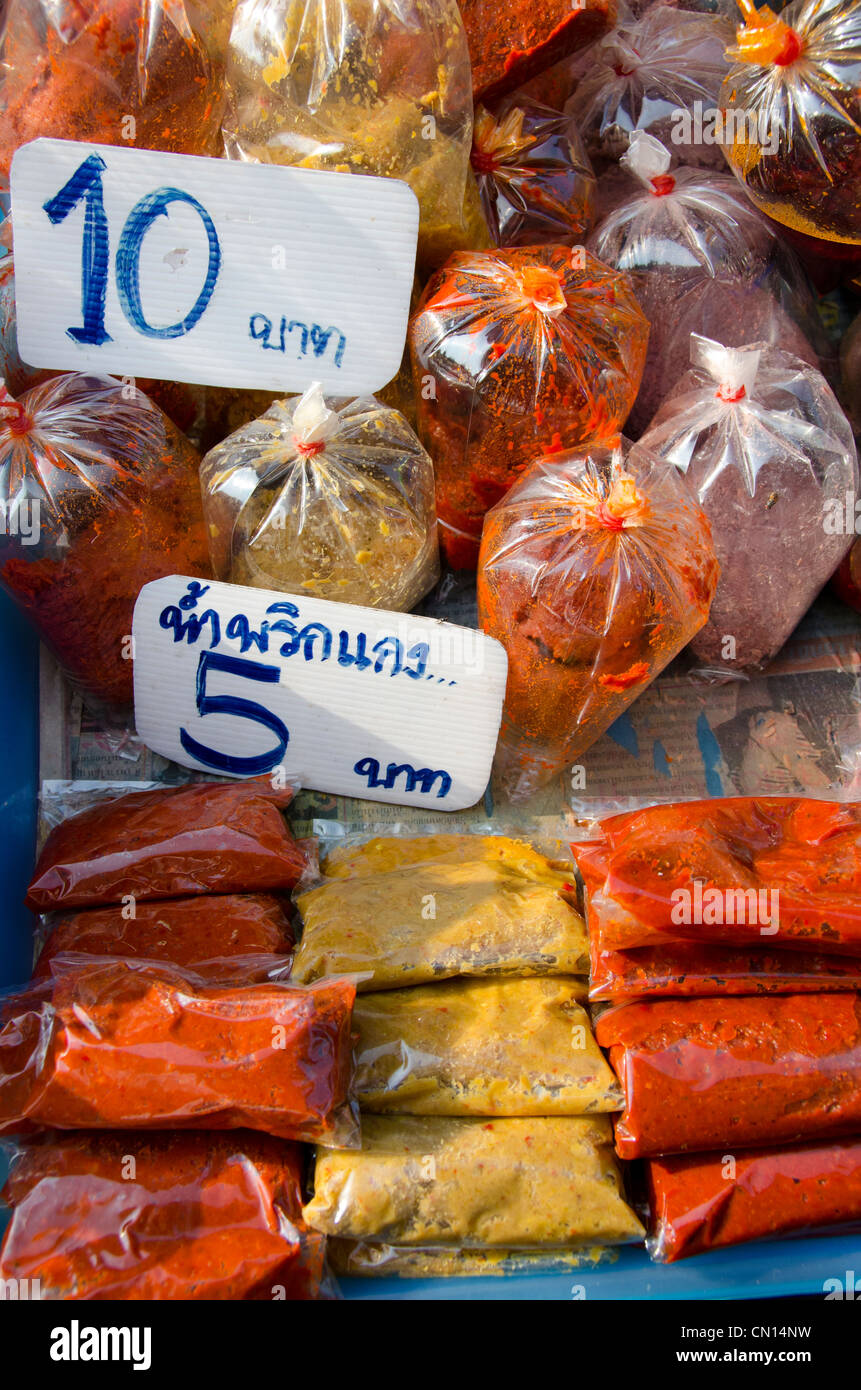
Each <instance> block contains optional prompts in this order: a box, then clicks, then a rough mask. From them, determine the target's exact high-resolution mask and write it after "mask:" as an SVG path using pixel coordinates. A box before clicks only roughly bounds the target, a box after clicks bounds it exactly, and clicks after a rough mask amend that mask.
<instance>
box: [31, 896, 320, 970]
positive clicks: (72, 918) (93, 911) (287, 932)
mask: <svg viewBox="0 0 861 1390" xmlns="http://www.w3.org/2000/svg"><path fill="white" fill-rule="evenodd" d="M48 927H49V930H50V936H49V937H48V940H47V941H46V943H45V946H44V949H43V950H42V952H41V954H40V955H39V959H38V962H37V964H36V971H35V973H36V975H37V976H40V975H48V974H50V967H51V962H52V960H53V959H54V957H55V956H59V955H68V954H69V953H70V952H75V953H78V954H82V955H89V956H123V957H129V956H131V957H134V958H135V959H138V960H166V961H170V962H171V963H172V964H173V965H182V966H189V967H190V968H191V969H192V970H194V971H195V972H196V973H197V974H199V975H205V976H206V978H207V979H213V978H219V979H234V978H240V977H241V978H243V979H245V978H259V979H266V978H267V977H268V976H269V975H270V974H271V973H272V972H277V974H278V975H279V977H280V975H281V973H282V972H283V973H284V975H285V978H286V975H287V974H289V967H290V962H291V956H290V952H291V951H292V946H293V933H292V930H291V927H290V923H289V921H288V920H287V916H286V914H285V911H284V908H283V906H282V905H281V903H280V902H279V901H278V899H277V898H274V897H271V896H269V895H267V894H262V893H260V894H252V893H247V894H231V893H225V894H211V893H205V894H202V895H201V896H200V897H196V898H174V899H172V900H171V901H170V902H155V903H152V902H142V903H135V905H134V916H133V917H132V916H130V915H129V911H128V908H127V907H126V908H122V907H104V908H99V907H92V908H84V909H83V910H82V911H79V912H62V913H57V914H56V915H55V916H54V920H53V921H50V922H49V923H48Z"/></svg>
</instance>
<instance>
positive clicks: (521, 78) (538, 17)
mask: <svg viewBox="0 0 861 1390" xmlns="http://www.w3.org/2000/svg"><path fill="white" fill-rule="evenodd" d="M615 8H616V7H615V5H614V3H613V0H578V3H577V4H576V5H572V3H571V0H506V3H505V4H500V3H499V0H460V9H461V13H462V14H463V22H464V25H465V26H466V35H467V38H468V40H469V56H470V59H471V60H472V85H473V89H474V91H475V99H476V101H492V100H495V99H496V98H497V97H499V96H502V95H503V93H505V92H510V91H513V89H514V88H515V87H519V86H521V85H522V84H523V83H524V82H528V81H529V80H530V79H531V78H533V77H537V76H538V74H539V73H542V72H544V71H545V70H546V69H547V68H549V67H552V66H553V65H554V64H555V63H558V62H560V61H561V60H562V59H563V58H566V57H568V56H569V55H570V54H572V53H576V52H577V50H578V49H580V48H583V47H585V45H586V44H589V43H592V41H593V40H594V39H597V38H600V37H601V35H602V34H604V33H606V31H607V29H609V27H610V25H611V24H612V23H613V20H614V19H615Z"/></svg>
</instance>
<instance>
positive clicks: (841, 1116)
mask: <svg viewBox="0 0 861 1390" xmlns="http://www.w3.org/2000/svg"><path fill="white" fill-rule="evenodd" d="M595 1036H596V1037H597V1039H598V1042H599V1043H600V1044H601V1046H602V1047H605V1048H609V1050H610V1061H611V1062H612V1064H613V1066H614V1068H615V1070H616V1074H617V1075H618V1077H619V1080H620V1081H621V1083H622V1088H623V1090H624V1092H625V1109H624V1112H623V1113H622V1115H621V1116H620V1117H619V1119H618V1120H617V1122H616V1152H617V1153H618V1154H619V1156H620V1158H641V1157H656V1156H658V1155H660V1154H672V1153H683V1152H686V1151H690V1152H702V1151H707V1150H709V1149H721V1150H722V1151H723V1152H726V1148H725V1146H726V1145H733V1146H735V1147H738V1148H745V1147H750V1146H755V1145H761V1144H780V1143H795V1142H800V1141H802V1140H804V1141H806V1140H813V1139H819V1138H830V1137H832V1136H833V1137H842V1136H844V1135H851V1134H853V1133H858V1132H861V996H859V995H858V994H857V993H854V992H853V993H847V994H786V995H774V996H770V995H764V996H757V997H754V996H751V995H742V996H740V997H738V998H732V999H662V1000H657V1001H656V1002H655V1003H649V1004H624V1005H620V1006H619V1007H618V1008H614V1009H610V1010H609V1011H608V1012H607V1013H606V1014H604V1015H603V1016H602V1017H601V1018H600V1019H599V1020H598V1024H597V1027H596V1030H595Z"/></svg>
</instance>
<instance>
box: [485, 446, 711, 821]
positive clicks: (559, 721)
mask: <svg viewBox="0 0 861 1390" xmlns="http://www.w3.org/2000/svg"><path fill="white" fill-rule="evenodd" d="M717 577H718V566H717V562H716V560H715V558H714V551H713V548H712V542H711V535H710V532H709V524H708V521H707V520H706V518H705V516H704V514H703V512H702V511H701V510H700V508H699V506H698V504H697V502H696V499H695V498H694V497H693V496H692V495H691V494H690V493H689V491H688V487H687V484H686V483H685V482H684V480H683V479H682V478H681V476H680V475H679V473H678V471H677V470H676V469H674V468H672V467H671V466H668V465H667V464H665V463H663V462H662V461H660V460H659V459H657V458H656V457H655V456H654V455H653V454H651V453H649V452H648V451H647V450H644V449H642V448H641V447H640V446H639V445H629V444H628V443H627V442H626V441H624V440H623V441H621V442H620V443H619V444H618V446H617V447H616V448H615V449H614V448H609V447H601V446H598V445H594V446H592V447H589V448H585V449H583V450H582V452H581V451H572V452H571V453H563V454H557V455H555V456H554V457H552V458H545V459H541V460H539V461H538V462H537V463H536V464H535V465H534V466H533V467H532V468H531V469H530V470H529V472H528V473H526V475H525V476H524V477H523V478H522V479H521V480H520V482H519V483H518V484H517V485H516V486H515V487H514V488H513V489H512V490H511V492H510V493H509V494H508V496H507V497H506V498H505V499H504V500H503V501H502V502H500V503H499V504H498V505H497V506H496V507H494V508H493V510H492V511H491V512H490V513H489V514H488V516H487V519H486V521H485V523H484V535H483V538H482V545H481V560H480V566H479V576H478V613H479V622H480V625H481V627H482V628H483V629H484V631H485V632H489V633H490V634H491V636H493V637H496V638H497V639H498V640H499V641H500V642H501V643H502V644H503V646H504V647H505V649H506V651H507V653H508V685H507V689H506V696H505V705H504V708H503V717H502V730H501V733H500V739H499V744H498V748H497V764H496V765H497V769H498V772H499V776H500V778H501V783H502V788H503V790H504V792H505V793H506V795H507V796H508V797H509V798H510V799H512V800H514V801H518V800H524V799H526V798H527V797H529V796H531V795H532V794H533V793H534V792H535V791H536V790H537V789H538V788H539V787H540V786H541V785H543V783H545V782H547V781H548V780H549V779H550V778H551V777H553V776H554V775H555V774H556V773H558V772H560V771H561V770H562V769H563V768H564V767H566V766H569V767H570V766H571V765H572V764H574V763H576V762H577V761H578V759H579V758H580V757H581V755H582V754H583V753H584V752H585V751H586V749H587V748H589V746H590V745H591V744H592V743H594V742H595V740H596V739H597V738H598V737H599V736H600V735H601V734H602V733H603V732H604V730H605V729H607V728H608V727H609V725H610V724H611V723H612V722H613V720H614V719H616V718H617V716H618V715H620V714H621V713H622V711H623V710H625V709H626V708H627V707H628V705H630V704H631V702H632V701H633V700H635V699H636V697H637V696H638V695H639V694H641V692H642V691H643V690H644V689H645V687H646V686H647V685H648V684H649V682H650V681H652V680H653V679H654V678H655V676H657V675H658V674H659V673H660V672H661V671H662V670H663V669H664V667H665V666H666V665H667V664H668V662H670V661H671V660H672V659H673V657H674V656H676V655H678V653H679V652H680V651H681V649H682V648H683V647H684V646H685V645H686V644H687V643H688V642H689V641H690V639H691V638H692V637H693V636H694V634H695V633H696V632H697V631H698V630H699V629H700V628H701V627H702V626H703V623H704V622H705V621H706V618H707V616H708V611H709V605H710V603H711V600H712V597H713V595H714V591H715V585H716V583H717Z"/></svg>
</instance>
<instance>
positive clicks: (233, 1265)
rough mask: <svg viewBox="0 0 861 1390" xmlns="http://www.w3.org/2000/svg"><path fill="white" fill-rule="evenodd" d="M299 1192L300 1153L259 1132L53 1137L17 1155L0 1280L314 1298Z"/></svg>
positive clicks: (154, 1292) (318, 1257)
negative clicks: (10, 1212)
mask: <svg viewBox="0 0 861 1390" xmlns="http://www.w3.org/2000/svg"><path fill="white" fill-rule="evenodd" d="M301 1189H302V1151H301V1149H300V1148H299V1147H298V1145H295V1144H285V1143H282V1142H280V1141H278V1140H275V1139H270V1138H269V1137H268V1136H266V1135H261V1134H250V1133H245V1132H241V1131H240V1132H238V1133H237V1134H235V1135H224V1134H134V1133H123V1134H66V1135H51V1136H49V1137H48V1138H47V1139H46V1140H43V1141H35V1142H30V1143H27V1144H24V1145H22V1146H21V1147H20V1148H18V1149H17V1151H16V1153H15V1155H14V1157H13V1159H12V1165H11V1173H10V1177H9V1180H8V1182H7V1184H6V1187H5V1189H4V1191H3V1199H4V1201H5V1202H6V1203H8V1205H9V1206H10V1207H11V1209H12V1214H11V1219H10V1222H9V1225H8V1227H7V1229H6V1234H5V1237H4V1240H3V1246H2V1251H0V1278H2V1279H15V1280H23V1279H27V1280H38V1281H39V1291H40V1296H41V1297H42V1298H48V1299H81V1300H83V1299H114V1298H116V1299H136V1300H137V1299H272V1298H275V1297H279V1298H288V1299H307V1298H314V1297H315V1296H317V1294H318V1293H319V1289H320V1278H321V1274H322V1264H323V1250H324V1244H325V1242H324V1238H323V1237H322V1236H318V1235H316V1234H315V1233H314V1232H313V1231H309V1230H308V1229H307V1227H306V1226H305V1224H304V1222H303V1220H302V1214H301V1205H302V1190H301Z"/></svg>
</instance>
